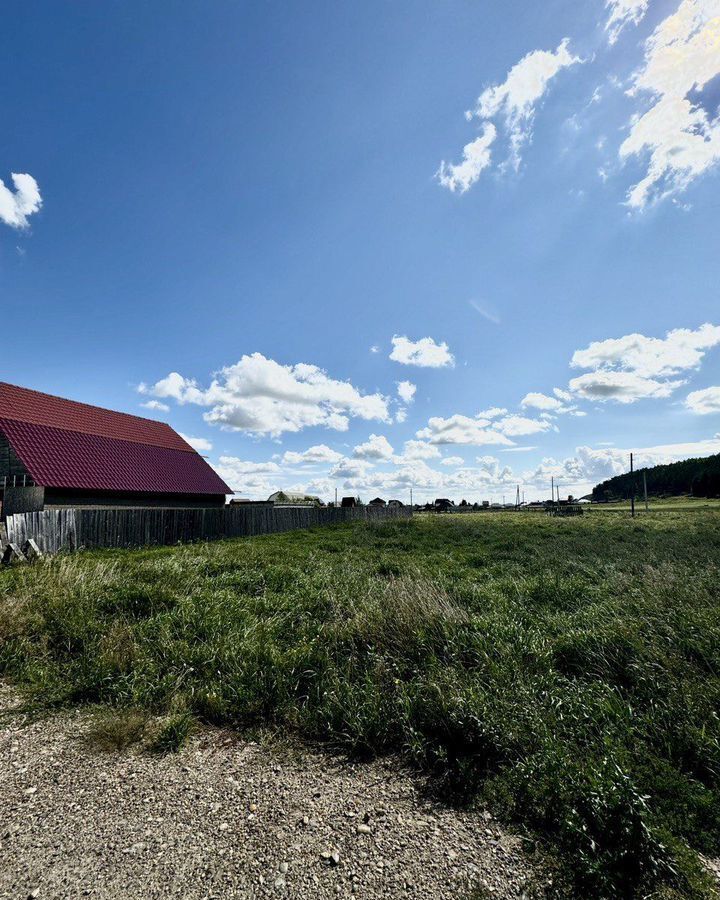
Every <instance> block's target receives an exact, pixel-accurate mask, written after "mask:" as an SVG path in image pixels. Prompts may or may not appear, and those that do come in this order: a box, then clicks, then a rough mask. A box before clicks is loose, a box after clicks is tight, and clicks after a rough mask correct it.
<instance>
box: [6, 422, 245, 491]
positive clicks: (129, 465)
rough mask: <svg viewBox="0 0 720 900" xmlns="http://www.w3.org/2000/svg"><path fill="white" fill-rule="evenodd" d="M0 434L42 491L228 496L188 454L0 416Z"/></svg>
mask: <svg viewBox="0 0 720 900" xmlns="http://www.w3.org/2000/svg"><path fill="white" fill-rule="evenodd" d="M129 418H133V417H132V416H130V417H129ZM0 430H2V431H3V432H4V433H5V435H6V436H7V439H8V440H9V442H10V444H11V446H12V447H13V449H14V451H15V452H16V453H17V455H18V457H19V458H20V460H21V461H22V463H23V465H24V466H25V468H26V469H27V470H28V472H29V473H30V475H31V476H32V478H33V480H34V481H35V483H36V484H38V485H42V486H44V487H55V488H73V489H77V490H98V491H129V492H137V493H153V494H230V493H232V491H231V490H230V488H229V487H228V486H227V485H226V484H225V482H224V481H223V480H222V479H221V478H220V476H219V475H218V474H217V473H216V472H215V471H214V470H213V469H212V468H211V467H210V466H209V465H208V464H207V463H206V462H205V460H204V459H203V458H202V457H201V456H200V454H198V453H196V452H195V451H194V450H192V449H190V452H188V451H187V450H185V449H184V448H180V449H178V448H177V447H167V446H156V445H151V444H149V443H145V442H135V441H131V440H122V439H119V438H117V437H113V436H110V437H108V436H103V435H99V434H87V433H84V432H82V431H72V430H69V429H66V428H56V427H51V426H49V425H45V424H37V423H35V422H22V421H18V420H17V419H12V418H5V417H0ZM169 430H170V431H172V429H169ZM183 443H184V442H183Z"/></svg>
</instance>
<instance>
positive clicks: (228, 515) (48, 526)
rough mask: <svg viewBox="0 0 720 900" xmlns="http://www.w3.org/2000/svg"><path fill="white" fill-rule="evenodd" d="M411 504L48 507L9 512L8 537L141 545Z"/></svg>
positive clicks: (402, 515) (385, 512)
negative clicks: (165, 507)
mask: <svg viewBox="0 0 720 900" xmlns="http://www.w3.org/2000/svg"><path fill="white" fill-rule="evenodd" d="M411 517H412V510H411V509H410V508H409V507H399V508H397V507H395V508H385V509H383V508H375V507H370V506H361V507H355V508H350V509H342V508H337V507H330V508H322V507H318V508H316V507H308V506H298V507H279V508H275V507H271V506H268V507H242V506H226V507H221V508H214V509H210V508H208V509H171V508H167V509H162V508H150V507H148V508H144V509H119V508H107V509H105V508H102V509H100V508H99V509H46V510H43V511H42V512H31V513H15V514H13V515H10V516H8V517H7V533H8V540H10V541H13V542H14V543H17V544H19V545H21V546H22V545H23V544H24V543H25V541H27V540H28V539H29V538H34V539H35V540H36V541H37V544H38V546H39V547H40V549H41V550H42V551H43V553H48V554H52V553H58V552H60V551H61V550H69V551H74V550H78V549H81V548H87V549H92V548H95V547H143V546H150V545H152V544H164V545H172V544H177V543H179V542H182V543H187V542H190V541H198V540H218V539H222V538H233V537H246V536H252V535H260V534H273V533H276V532H284V531H294V530H299V529H303V528H313V527H315V526H318V525H336V524H340V523H343V522H356V521H366V522H372V521H385V520H389V519H409V518H411Z"/></svg>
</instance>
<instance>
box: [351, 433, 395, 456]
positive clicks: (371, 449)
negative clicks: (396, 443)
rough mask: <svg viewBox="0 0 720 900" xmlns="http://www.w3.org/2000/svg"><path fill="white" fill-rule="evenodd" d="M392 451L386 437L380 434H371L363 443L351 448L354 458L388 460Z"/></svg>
mask: <svg viewBox="0 0 720 900" xmlns="http://www.w3.org/2000/svg"><path fill="white" fill-rule="evenodd" d="M393 452H394V451H393V448H392V447H391V445H390V443H389V441H388V439H387V438H386V437H385V436H384V435H382V434H371V435H370V437H369V438H368V440H367V441H366V442H365V443H364V444H358V445H357V446H356V447H354V448H353V456H354V457H355V458H356V459H374V460H380V459H382V460H388V459H392V456H393Z"/></svg>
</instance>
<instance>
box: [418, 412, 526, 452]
mask: <svg viewBox="0 0 720 900" xmlns="http://www.w3.org/2000/svg"><path fill="white" fill-rule="evenodd" d="M417 437H419V438H422V439H424V440H428V441H429V442H430V443H431V444H472V445H475V446H482V445H484V444H505V445H507V446H511V445H512V443H513V442H512V441H511V440H509V439H508V438H507V437H506V436H505V435H504V434H501V433H500V431H498V430H497V429H496V427H495V426H494V425H493V423H491V422H490V420H489V419H481V418H478V417H475V418H470V417H469V416H462V415H454V416H450V417H449V418H447V419H444V418H442V417H441V416H434V417H433V418H431V419H429V420H428V424H427V427H426V428H422V429H421V430H420V431H418V432H417Z"/></svg>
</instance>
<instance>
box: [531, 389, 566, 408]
mask: <svg viewBox="0 0 720 900" xmlns="http://www.w3.org/2000/svg"><path fill="white" fill-rule="evenodd" d="M520 406H522V407H523V408H525V407H528V406H531V407H533V408H534V409H542V410H544V411H546V412H559V411H560V410H562V409H563V407H564V404H563V403H562V401H561V400H559V399H558V398H557V397H548V395H547V394H541V393H539V392H537V391H531V392H530V393H529V394H525V396H524V397H523V398H522V400H521V401H520Z"/></svg>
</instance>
